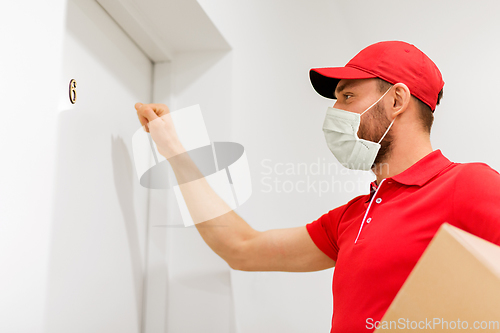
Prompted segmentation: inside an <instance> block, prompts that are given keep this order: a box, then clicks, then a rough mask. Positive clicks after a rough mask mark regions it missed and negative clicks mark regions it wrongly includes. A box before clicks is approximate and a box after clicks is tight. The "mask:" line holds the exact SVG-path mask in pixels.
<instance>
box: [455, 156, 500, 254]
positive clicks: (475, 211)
mask: <svg viewBox="0 0 500 333" xmlns="http://www.w3.org/2000/svg"><path fill="white" fill-rule="evenodd" d="M453 195H454V197H453V208H454V215H455V219H456V220H457V221H458V222H459V223H460V225H461V226H462V227H463V230H465V231H467V232H470V233H471V234H473V235H476V236H478V237H481V238H483V239H485V240H487V241H489V242H492V243H494V244H497V245H500V174H499V173H498V172H497V171H495V170H494V169H492V168H491V167H489V166H488V165H487V164H484V163H466V164H463V167H462V170H460V174H459V177H457V179H456V183H455V189H454V194H453Z"/></svg>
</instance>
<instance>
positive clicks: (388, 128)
mask: <svg viewBox="0 0 500 333" xmlns="http://www.w3.org/2000/svg"><path fill="white" fill-rule="evenodd" d="M394 120H396V118H394V119H393V120H392V121H391V124H390V125H389V127H387V130H386V131H385V133H384V135H382V138H381V139H380V140H379V142H377V143H378V144H380V143H381V142H382V140H384V138H385V135H386V134H387V132H389V130H390V129H391V126H392V124H394Z"/></svg>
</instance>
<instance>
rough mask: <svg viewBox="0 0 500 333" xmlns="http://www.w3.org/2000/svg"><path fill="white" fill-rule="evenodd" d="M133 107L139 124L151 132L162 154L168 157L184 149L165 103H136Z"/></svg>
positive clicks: (182, 151)
mask: <svg viewBox="0 0 500 333" xmlns="http://www.w3.org/2000/svg"><path fill="white" fill-rule="evenodd" d="M135 109H136V110H137V116H138V117H139V121H140V123H141V125H142V126H143V127H144V130H145V131H146V132H148V133H151V138H153V140H154V142H155V143H156V147H157V148H158V152H159V153H160V154H161V155H162V156H164V157H165V158H166V159H169V158H171V157H173V156H175V155H178V154H181V153H184V152H185V151H186V150H185V149H184V147H183V146H182V144H181V142H180V140H179V137H178V136H177V132H176V131H175V126H174V124H173V122H172V117H171V116H170V110H169V109H168V107H167V106H166V105H165V104H142V103H136V104H135Z"/></svg>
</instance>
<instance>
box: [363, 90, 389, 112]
mask: <svg viewBox="0 0 500 333" xmlns="http://www.w3.org/2000/svg"><path fill="white" fill-rule="evenodd" d="M391 88H392V87H391ZM391 88H389V89H387V91H386V92H385V93H384V94H383V95H382V96H380V98H379V99H378V100H377V101H376V102H375V103H373V104H372V105H370V106H369V107H368V109H366V110H365V111H363V113H361V114H360V115H359V116H360V117H361V116H362V115H363V114H364V113H365V112H366V111H368V110H370V109H371V108H372V107H373V106H374V105H375V104H377V103H378V102H380V100H381V99H382V98H384V96H385V94H387V93H388V92H389V90H391Z"/></svg>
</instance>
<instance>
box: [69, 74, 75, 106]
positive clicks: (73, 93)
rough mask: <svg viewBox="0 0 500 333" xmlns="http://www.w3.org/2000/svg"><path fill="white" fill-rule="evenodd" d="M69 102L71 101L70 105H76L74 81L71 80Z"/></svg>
mask: <svg viewBox="0 0 500 333" xmlns="http://www.w3.org/2000/svg"><path fill="white" fill-rule="evenodd" d="M69 100H70V101H71V104H75V103H76V81H75V79H71V81H69Z"/></svg>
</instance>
